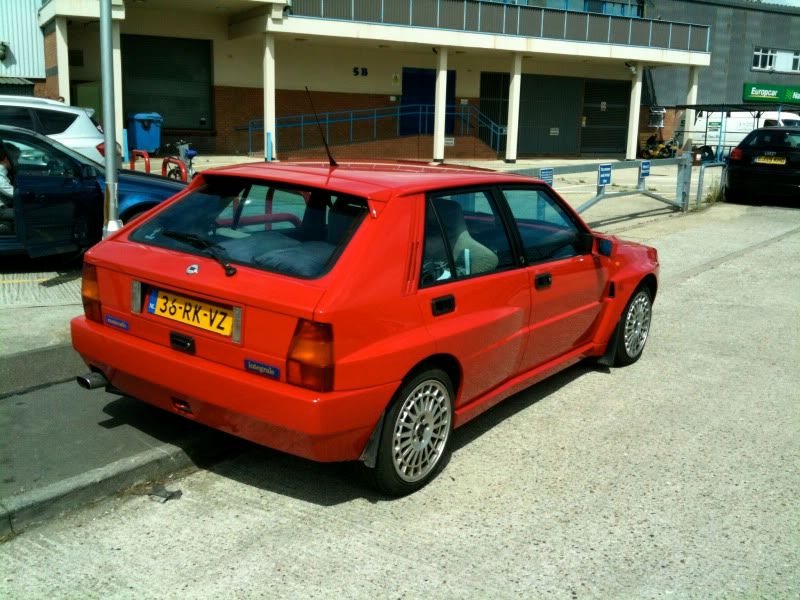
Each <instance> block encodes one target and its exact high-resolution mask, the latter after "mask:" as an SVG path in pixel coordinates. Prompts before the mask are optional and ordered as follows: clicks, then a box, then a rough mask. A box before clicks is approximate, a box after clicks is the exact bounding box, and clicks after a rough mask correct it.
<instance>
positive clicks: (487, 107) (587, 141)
mask: <svg viewBox="0 0 800 600" xmlns="http://www.w3.org/2000/svg"><path fill="white" fill-rule="evenodd" d="M508 87H509V74H508V73H490V72H483V73H481V87H480V110H481V112H482V113H483V114H485V115H486V116H487V117H488V118H489V119H491V120H492V121H494V122H495V123H497V124H498V125H506V121H507V119H508ZM521 87H522V89H521V90H520V109H519V140H518V145H517V148H518V150H519V154H520V156H526V155H528V156H530V155H538V154H561V155H577V154H606V153H610V154H622V153H624V152H625V147H626V143H627V132H628V107H629V105H630V89H631V84H630V82H628V81H611V80H601V79H583V78H580V77H557V76H551V75H532V74H524V75H523V76H522V86H521ZM583 117H585V125H584V126H581V125H582V123H583ZM481 137H482V139H483V140H484V141H485V142H487V143H489V138H488V131H481ZM504 147H505V145H503V147H501V151H502V150H503V149H504Z"/></svg>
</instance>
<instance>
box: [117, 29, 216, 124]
mask: <svg viewBox="0 0 800 600" xmlns="http://www.w3.org/2000/svg"><path fill="white" fill-rule="evenodd" d="M121 44H122V89H123V111H124V113H125V117H126V119H127V117H128V115H131V114H135V113H148V112H156V113H159V114H160V115H161V116H162V117H163V118H164V124H163V127H164V128H165V129H208V130H210V129H211V128H212V126H213V113H212V104H211V96H212V57H211V41H210V40H193V39H183V38H165V37H155V36H144V35H123V36H122V39H121Z"/></svg>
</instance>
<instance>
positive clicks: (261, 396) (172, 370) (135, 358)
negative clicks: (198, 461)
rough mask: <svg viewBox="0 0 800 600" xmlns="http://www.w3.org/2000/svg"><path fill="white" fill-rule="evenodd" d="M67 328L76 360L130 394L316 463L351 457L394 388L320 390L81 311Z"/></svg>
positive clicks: (393, 385) (363, 442)
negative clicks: (184, 349)
mask: <svg viewBox="0 0 800 600" xmlns="http://www.w3.org/2000/svg"><path fill="white" fill-rule="evenodd" d="M71 331H72V345H73V346H74V347H75V349H76V350H77V351H78V353H80V355H81V357H82V358H83V360H84V361H85V362H86V363H87V364H88V365H89V366H90V367H94V368H96V369H99V370H100V371H102V372H103V374H104V375H105V376H106V378H107V379H108V380H109V382H110V383H111V385H113V386H114V387H117V388H119V389H120V390H122V391H124V392H125V393H127V394H130V395H131V396H133V397H134V398H138V399H139V400H142V401H144V402H147V403H148V404H152V405H154V406H157V407H159V408H162V409H164V410H166V411H169V412H172V413H175V414H179V415H181V416H184V417H186V418H189V419H191V420H194V421H198V422H200V423H203V424H204V425H208V426H210V427H213V428H214V429H219V430H221V431H225V432H227V433H231V434H233V435H236V436H238V437H241V438H244V439H247V440H250V441H253V442H256V443H258V444H262V445H264V446H268V447H270V448H275V449H277V450H282V451H284V452H288V453H290V454H295V455H297V456H302V457H305V458H309V459H312V460H316V461H322V462H330V461H343V460H356V459H358V458H359V456H360V455H361V452H362V451H363V449H364V447H365V446H366V443H367V440H368V439H369V436H370V434H371V433H372V430H373V428H374V427H375V424H376V423H377V422H378V419H379V418H380V415H381V413H382V412H383V410H384V408H385V407H386V405H387V404H388V402H389V400H390V399H391V397H392V395H393V394H394V391H395V390H396V389H397V386H398V385H399V382H396V383H390V384H384V385H381V386H376V387H371V388H367V389H358V390H347V391H338V392H331V393H325V394H321V393H319V392H314V391H312V390H306V389H303V388H299V387H296V386H292V385H288V384H286V383H281V382H278V381H273V380H271V379H268V378H266V377H261V376H259V375H255V374H253V373H248V372H246V371H244V370H241V371H240V370H238V369H234V368H231V367H228V366H224V365H220V364H217V363H213V362H211V361H208V360H205V359H202V358H198V357H195V356H189V355H186V354H181V353H179V352H176V351H175V350H172V349H171V348H168V347H162V346H159V345H157V344H153V343H152V342H148V341H145V340H141V339H139V338H136V337H133V336H131V335H129V334H127V333H124V332H118V331H114V330H112V329H111V328H109V327H105V326H103V325H99V324H96V323H93V322H90V321H87V320H86V318H85V317H83V316H80V317H76V318H75V319H73V320H72V322H71ZM187 409H188V410H187ZM189 411H190V412H189Z"/></svg>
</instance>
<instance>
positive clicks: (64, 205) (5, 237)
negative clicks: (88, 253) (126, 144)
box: [0, 125, 186, 258]
mask: <svg viewBox="0 0 800 600" xmlns="http://www.w3.org/2000/svg"><path fill="white" fill-rule="evenodd" d="M0 143H2V144H4V145H5V147H6V149H7V150H9V154H10V155H11V157H12V159H13V162H14V168H15V174H16V175H15V180H14V198H13V208H14V215H13V221H12V220H10V219H8V220H5V221H0V255H6V254H27V255H28V256H30V257H31V258H35V257H40V256H49V255H54V254H65V253H73V252H79V251H81V250H83V249H86V248H88V247H89V246H92V245H93V244H95V243H96V242H98V241H99V240H100V237H101V235H102V229H103V223H104V216H103V214H104V210H103V209H104V207H103V202H104V196H105V168H104V167H103V165H101V164H99V163H96V162H94V161H93V160H91V159H89V158H87V157H85V156H83V155H81V154H78V153H77V152H74V151H73V150H70V149H69V148H67V147H65V146H63V145H61V144H59V143H58V142H55V141H53V140H52V139H50V138H47V137H44V136H42V135H39V134H38V133H34V132H33V131H29V130H27V129H20V128H18V127H10V126H5V125H0ZM118 182H119V185H118V193H117V196H118V202H119V215H120V219H121V220H122V222H123V223H126V222H128V221H130V220H131V219H133V218H135V217H136V216H138V215H140V214H141V213H143V212H144V211H146V210H149V209H150V208H152V207H153V206H155V205H156V204H158V203H159V202H162V201H163V200H166V199H167V198H169V197H170V196H174V195H175V194H177V193H178V192H180V191H182V190H183V189H184V188H185V187H186V184H185V183H183V182H180V181H175V180H172V179H167V178H165V177H159V176H155V175H145V174H143V173H137V172H135V171H128V170H120V172H119V176H118ZM3 201H4V203H5V204H9V202H8V199H7V198H3Z"/></svg>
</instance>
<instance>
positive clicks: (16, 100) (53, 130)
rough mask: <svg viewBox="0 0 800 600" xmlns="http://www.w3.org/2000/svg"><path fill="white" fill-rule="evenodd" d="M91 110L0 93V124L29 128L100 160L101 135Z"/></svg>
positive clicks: (103, 148)
mask: <svg viewBox="0 0 800 600" xmlns="http://www.w3.org/2000/svg"><path fill="white" fill-rule="evenodd" d="M93 115H94V109H92V108H80V107H78V106H67V105H66V104H64V103H63V102H58V101H56V100H48V99H46V98H36V97H32V96H4V95H0V125H13V126H15V127H22V128H24V129H31V130H33V131H35V132H37V133H41V134H42V135H46V136H48V137H50V138H53V139H54V140H56V141H58V142H61V143H62V144H63V145H65V146H66V147H67V148H71V149H72V150H75V151H76V152H79V153H81V154H83V155H84V156H87V157H89V158H91V159H92V160H94V161H96V162H99V163H101V164H102V163H103V160H104V158H103V151H104V150H105V143H104V142H105V138H104V136H103V129H102V127H100V124H99V123H98V122H97V121H96V120H95V119H94V116H93Z"/></svg>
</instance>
